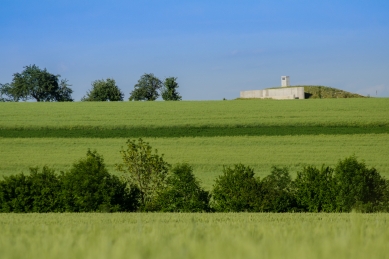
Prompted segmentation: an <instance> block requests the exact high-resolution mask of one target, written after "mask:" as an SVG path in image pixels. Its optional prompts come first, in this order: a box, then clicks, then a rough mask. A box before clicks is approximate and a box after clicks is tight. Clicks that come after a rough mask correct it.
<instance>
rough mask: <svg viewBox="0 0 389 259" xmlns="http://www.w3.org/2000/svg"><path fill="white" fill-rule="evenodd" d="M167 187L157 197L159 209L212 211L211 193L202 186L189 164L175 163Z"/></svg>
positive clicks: (168, 210) (169, 210)
mask: <svg viewBox="0 0 389 259" xmlns="http://www.w3.org/2000/svg"><path fill="white" fill-rule="evenodd" d="M166 184H167V187H166V188H165V189H164V190H163V191H162V192H161V193H160V194H159V195H158V197H157V209H158V210H160V211H165V212H204V211H210V208H209V199H210V195H209V193H208V192H207V191H205V190H204V189H202V188H201V186H200V182H199V181H198V180H197V179H196V177H195V176H194V174H193V168H192V167H191V166H190V165H189V164H187V163H183V164H177V165H175V166H174V167H173V168H172V170H171V173H170V174H169V176H168V178H167V181H166Z"/></svg>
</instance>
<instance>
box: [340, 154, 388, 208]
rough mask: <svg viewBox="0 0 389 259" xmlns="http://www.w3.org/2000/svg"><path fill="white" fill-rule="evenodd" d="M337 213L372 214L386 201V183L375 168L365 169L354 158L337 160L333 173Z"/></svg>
mask: <svg viewBox="0 0 389 259" xmlns="http://www.w3.org/2000/svg"><path fill="white" fill-rule="evenodd" d="M334 179H335V182H336V188H337V196H336V205H337V210H338V211H344V212H349V211H351V210H353V209H355V210H358V211H363V212H373V211H376V210H378V209H380V206H381V205H382V202H383V201H384V200H385V199H386V197H385V194H386V190H387V182H386V180H385V179H384V178H383V177H381V175H380V174H379V173H378V172H377V170H376V169H375V168H370V169H369V168H367V167H366V165H365V163H364V162H358V161H357V159H356V157H355V156H351V157H348V158H345V159H344V160H339V162H338V164H337V166H336V168H335V171H334Z"/></svg>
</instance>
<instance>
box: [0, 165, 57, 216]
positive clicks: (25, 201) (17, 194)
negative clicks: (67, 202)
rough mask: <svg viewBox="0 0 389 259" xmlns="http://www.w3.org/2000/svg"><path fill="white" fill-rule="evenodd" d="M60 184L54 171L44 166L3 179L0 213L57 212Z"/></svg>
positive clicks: (0, 191) (0, 190)
mask: <svg viewBox="0 0 389 259" xmlns="http://www.w3.org/2000/svg"><path fill="white" fill-rule="evenodd" d="M60 189H61V184H60V181H59V179H58V176H57V175H56V174H55V173H54V170H52V169H50V168H48V167H47V166H44V167H43V168H42V171H41V172H39V168H38V167H34V168H30V175H28V176H25V175H24V174H23V173H21V174H17V175H11V176H9V177H4V180H3V181H1V182H0V211H1V212H59V211H62V210H63V208H62V206H61V202H60V198H59V196H60Z"/></svg>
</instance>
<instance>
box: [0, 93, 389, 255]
mask: <svg viewBox="0 0 389 259" xmlns="http://www.w3.org/2000/svg"><path fill="white" fill-rule="evenodd" d="M139 137H142V138H144V139H145V140H146V141H148V142H149V143H150V144H151V146H152V147H153V148H157V149H158V151H159V153H163V154H164V155H165V158H166V160H167V161H168V162H169V163H172V164H174V163H179V162H188V163H189V164H191V165H192V166H193V168H194V173H195V174H196V176H197V177H199V179H200V180H201V182H202V185H203V186H204V187H205V188H206V189H208V190H210V189H211V188H212V185H213V182H214V180H215V178H216V177H217V176H218V175H220V174H221V173H222V168H223V166H224V165H226V166H229V165H234V164H236V163H243V164H244V165H249V166H251V167H253V168H254V170H255V173H256V175H257V176H260V177H264V176H266V175H268V174H269V172H270V169H271V167H272V166H273V165H277V166H286V167H288V168H289V169H290V172H291V174H292V176H295V175H296V172H297V171H298V170H299V169H300V168H301V167H302V166H304V165H307V164H310V165H314V166H318V167H319V166H321V165H323V164H326V165H330V166H334V165H335V164H336V163H337V161H338V160H339V159H343V158H345V157H348V156H350V155H353V154H355V155H356V156H357V157H358V159H359V160H364V161H365V162H366V164H367V166H369V167H375V168H377V169H378V171H379V172H380V173H381V174H382V175H384V176H386V177H387V178H389V159H388V157H389V144H388V143H389V99H373V98H362V99H312V100H285V101H275V100H236V101H198V102H184V101H182V102H117V103H116V102H111V103H110V102H85V103H84V102H76V103H0V176H8V175H12V174H16V173H20V172H25V173H27V172H28V168H29V167H30V166H43V165H48V166H49V167H52V168H54V169H56V170H57V171H66V170H68V169H69V168H70V166H71V164H72V163H73V162H75V161H77V160H79V159H80V158H83V157H85V154H86V151H87V150H88V149H92V150H97V151H98V152H99V153H100V154H102V155H103V156H104V159H105V162H106V164H107V167H108V169H109V171H110V172H111V173H113V174H118V172H117V171H116V170H115V164H116V163H120V162H121V161H120V159H121V158H120V154H119V151H120V149H121V147H122V146H124V145H125V143H126V140H127V139H129V138H131V139H133V138H139ZM388 222H389V216H388V214H382V213H376V214H359V213H349V214H346V213H344V214H337V213H331V214H326V213H315V214H309V213H304V214H300V213H292V214H290V213H280V214H272V213H257V214H251V213H228V214H224V213H204V214H197V213H191V214H185V213H165V214H163V213H145V214H144V213H114V214H105V213H73V214H68V213H63V214H54V213H53V214H51V213H48V214H0V233H1V235H0V248H1V249H0V258H5V259H8V258H31V259H35V258H58V259H61V258H74V259H77V258H83V259H85V258H86V259H88V258H93V259H98V258H334V259H335V258H388V254H387V249H386V247H387V244H388V242H389V231H388V229H389V226H388V224H389V223H388Z"/></svg>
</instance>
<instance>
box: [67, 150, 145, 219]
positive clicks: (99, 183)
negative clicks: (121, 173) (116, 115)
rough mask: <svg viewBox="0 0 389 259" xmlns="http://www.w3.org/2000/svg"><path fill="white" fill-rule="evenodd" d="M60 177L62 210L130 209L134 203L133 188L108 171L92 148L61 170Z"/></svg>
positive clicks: (135, 194)
mask: <svg viewBox="0 0 389 259" xmlns="http://www.w3.org/2000/svg"><path fill="white" fill-rule="evenodd" d="M61 180H62V182H63V189H62V197H63V200H64V205H65V210H66V211H69V212H89V211H104V212H114V211H133V210H135V209H136V207H137V202H136V201H137V193H138V191H137V189H134V188H132V189H128V188H127V185H126V183H125V182H122V181H120V179H119V178H118V177H117V176H114V175H110V174H109V173H108V171H107V169H106V167H105V164H104V160H103V158H102V157H101V156H100V155H99V154H97V152H96V151H94V152H91V151H90V150H88V152H87V154H86V158H85V159H81V160H79V161H78V162H76V163H74V164H73V166H72V168H71V169H70V171H69V172H66V173H62V176H61Z"/></svg>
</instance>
